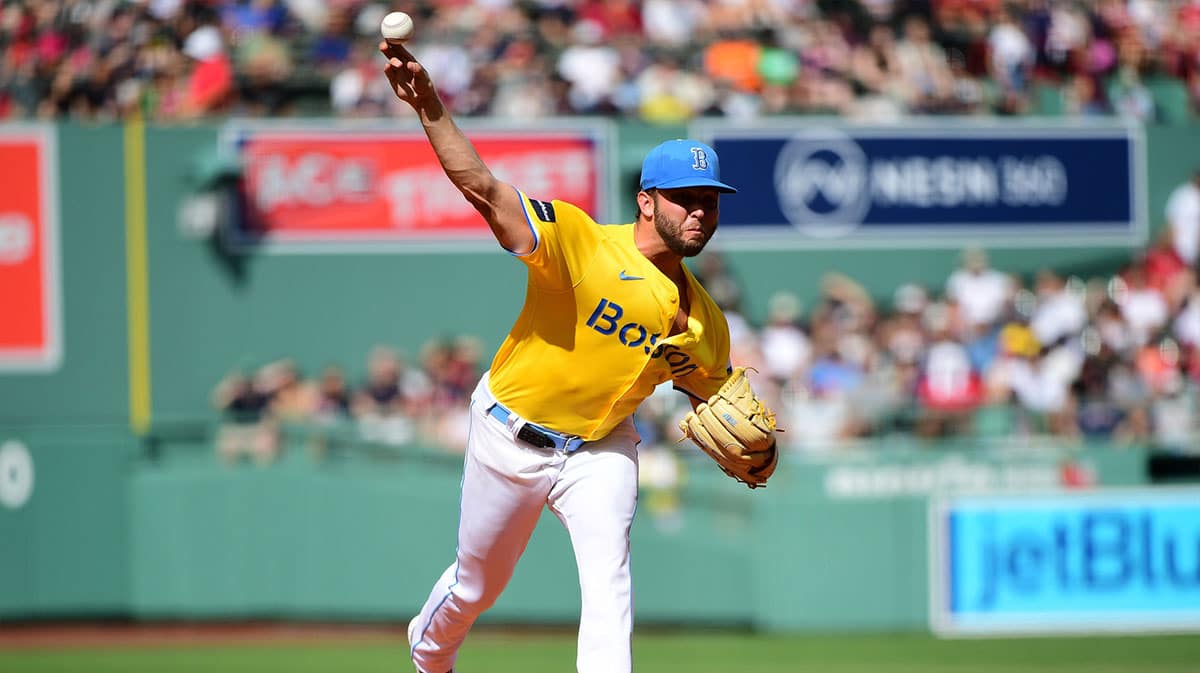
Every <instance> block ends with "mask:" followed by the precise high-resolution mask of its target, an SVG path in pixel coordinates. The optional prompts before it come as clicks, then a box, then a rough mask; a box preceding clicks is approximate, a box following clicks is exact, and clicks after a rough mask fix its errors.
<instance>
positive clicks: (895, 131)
mask: <svg viewBox="0 0 1200 673" xmlns="http://www.w3.org/2000/svg"><path fill="white" fill-rule="evenodd" d="M694 133H695V134H696V135H698V136H700V137H701V138H704V139H707V140H709V141H710V142H711V144H712V145H713V147H714V148H715V149H716V150H717V154H718V155H719V156H720V158H721V174H722V176H724V178H725V179H726V181H728V182H730V183H732V184H733V185H734V186H735V187H737V188H738V190H739V191H738V194H736V195H734V196H731V197H729V198H727V199H723V200H722V202H721V228H722V236H726V237H729V238H731V239H733V240H734V241H735V242H736V241H741V242H743V243H745V242H753V241H758V242H759V243H761V244H770V245H771V246H772V247H776V246H777V245H778V244H780V243H791V244H794V245H796V246H800V247H803V246H805V245H820V244H822V243H823V244H825V245H829V244H834V243H850V242H852V243H854V244H855V245H859V244H870V243H875V244H878V245H885V246H888V247H893V246H897V245H898V246H909V247H911V246H921V247H928V246H929V245H931V243H932V244H937V243H942V244H945V245H951V246H955V247H959V246H961V245H963V244H964V243H965V242H967V241H974V242H977V243H983V242H986V243H991V244H1008V245H1012V246H1021V245H1043V246H1050V247H1054V246H1058V245H1062V246H1068V245H1077V244H1080V243H1085V244H1087V245H1105V244H1108V245H1130V244H1136V243H1140V242H1142V241H1144V240H1145V236H1146V223H1145V221H1144V220H1145V216H1144V213H1145V203H1144V199H1145V188H1144V179H1145V169H1144V166H1143V165H1142V164H1143V160H1144V159H1143V153H1144V152H1143V149H1142V145H1143V143H1142V139H1141V131H1140V129H1139V128H1137V127H1136V126H1125V125H1083V126H1033V125H1028V124H1019V125H1018V124H1014V125H1002V124H994V123H989V124H975V123H969V122H940V123H937V124H933V123H929V122H911V123H907V124H905V125H903V126H888V127H869V126H841V125H834V124H815V125H814V124H810V123H806V124H804V125H803V126H801V125H799V124H798V123H797V122H794V121H793V122H789V123H787V124H783V123H779V124H773V125H768V126H766V127H756V128H753V129H730V128H728V127H725V126H713V125H704V124H698V125H697V126H696V128H695V129H694Z"/></svg>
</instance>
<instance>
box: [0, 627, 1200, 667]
mask: <svg viewBox="0 0 1200 673" xmlns="http://www.w3.org/2000/svg"><path fill="white" fill-rule="evenodd" d="M574 659H575V642H574V639H573V637H571V636H570V635H566V634H563V635H557V634H550V635H536V634H531V635H525V634H516V635H514V634H511V633H480V634H475V635H472V637H471V639H470V640H468V642H467V646H466V647H465V648H464V650H463V652H462V655H461V657H460V659H459V665H458V670H459V671H460V672H461V673H572V672H573V671H575V666H574ZM634 668H635V670H637V671H638V672H639V673H742V672H746V673H802V672H812V673H1197V672H1200V636H1160V637H1137V638H1069V639H1068V638H1033V639H1019V640H1017V639H1013V640H1007V639H1006V640H954V641H941V640H936V639H933V638H930V637H927V636H899V635H898V636H819V637H817V636H804V637H774V636H741V635H737V634H731V633H728V632H714V633H690V634H638V635H637V636H636V637H635V640H634ZM412 670H413V669H412V667H411V664H409V663H408V661H407V658H406V652H405V650H404V647H403V645H401V644H400V643H398V642H396V643H393V642H389V641H379V640H372V641H360V642H340V643H339V642H328V641H321V642H291V643H271V644H239V645H209V646H204V647H198V646H194V645H188V646H170V647H163V646H150V647H137V648H133V647H127V646H119V647H98V648H97V647H72V648H69V649H63V650H50V649H17V650H8V651H2V650H0V671H3V672H4V673H51V672H53V673H192V672H195V673H201V672H204V673H212V672H219V673H318V672H319V673H385V672H386V673H411V671H412Z"/></svg>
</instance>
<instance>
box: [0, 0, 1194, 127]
mask: <svg viewBox="0 0 1200 673" xmlns="http://www.w3.org/2000/svg"><path fill="white" fill-rule="evenodd" d="M392 4H393V3H387V4H384V3H377V2H369V1H364V0H333V1H330V2H325V1H324V0H141V1H138V2H128V1H120V0H41V1H39V2H27V1H24V0H17V1H13V0H5V1H4V2H3V11H2V14H0V119H3V118H14V117H15V118H27V117H38V118H61V117H76V118H80V119H99V120H104V119H117V118H123V117H127V116H129V115H131V114H135V113H136V114H140V115H143V116H144V117H147V118H151V119H155V120H162V121H179V120H188V119H195V118H200V117H207V116H220V115H227V114H236V115H241V116H257V115H271V116H276V115H289V114H331V113H335V114H339V115H347V116H379V115H386V114H400V113H401V110H400V107H399V106H397V105H396V101H395V100H394V97H393V96H392V95H391V93H390V92H389V91H387V86H386V82H385V81H384V79H383V77H382V76H381V75H380V70H381V69H380V63H379V56H378V54H377V53H376V52H375V45H376V43H377V40H378V35H379V32H378V31H379V21H380V19H381V17H382V16H383V14H384V13H386V12H387V11H389V10H391V9H393V8H396V9H405V10H407V11H409V12H410V13H411V14H413V15H414V17H415V18H416V23H417V35H416V38H415V39H414V43H413V44H414V50H415V51H416V53H417V54H418V56H419V58H420V59H421V60H422V61H423V62H424V63H425V64H426V65H427V67H428V68H429V69H430V71H431V72H432V73H433V75H434V76H435V78H436V80H437V82H438V86H439V90H440V91H441V93H442V94H443V96H444V97H445V98H446V99H447V101H448V102H449V103H450V104H451V105H452V106H453V109H454V111H455V113H456V114H458V115H488V116H492V117H498V118H510V119H512V118H529V117H539V116H548V115H570V114H593V115H594V114H603V115H621V116H625V117H631V118H640V119H644V120H648V121H652V122H655V121H656V122H679V121H683V120H687V119H689V118H692V117H695V116H700V115H717V116H728V117H734V118H743V119H744V118H753V117H756V116H761V115H773V114H796V113H834V114H840V115H843V116H846V117H849V118H856V119H868V120H882V119H889V118H894V117H896V116H899V115H905V114H1001V115H1006V114H1022V113H1026V112H1030V111H1033V112H1041V113H1047V112H1050V113H1063V114H1077V115H1092V114H1100V115H1107V114H1121V115H1127V116H1131V117H1134V118H1138V119H1142V120H1163V119H1166V120H1174V119H1178V118H1179V116H1180V115H1181V114H1183V115H1187V114H1191V113H1194V112H1195V111H1196V110H1197V109H1198V102H1200V0H1098V1H1096V2H1082V1H1077V0H1011V1H1007V2H1005V1H1003V0H857V1H856V0H707V1H706V0H645V1H644V2H633V1H631V0H525V1H517V0H476V1H473V2H467V1H464V0H439V1H437V2H433V1H430V0H410V1H406V2H403V3H394V4H395V7H393V6H390V5H392Z"/></svg>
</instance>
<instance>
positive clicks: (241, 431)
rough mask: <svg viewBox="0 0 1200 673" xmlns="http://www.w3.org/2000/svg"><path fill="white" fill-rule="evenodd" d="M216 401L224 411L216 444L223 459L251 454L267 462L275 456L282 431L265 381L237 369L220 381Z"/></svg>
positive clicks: (213, 397)
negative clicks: (273, 410) (270, 407)
mask: <svg viewBox="0 0 1200 673" xmlns="http://www.w3.org/2000/svg"><path fill="white" fill-rule="evenodd" d="M212 403H213V406H214V407H215V408H216V409H217V410H218V411H220V412H221V424H220V426H219V427H218V429H217V440H216V443H217V456H218V457H219V458H220V459H221V460H222V461H223V462H225V463H233V462H235V461H237V460H238V459H239V458H241V457H242V456H249V457H250V458H251V459H252V460H253V461H254V462H255V463H257V464H259V465H265V464H267V463H270V462H271V461H272V460H274V459H275V456H276V455H277V454H278V452H279V443H280V442H279V432H278V427H277V426H276V425H275V423H274V420H273V419H272V418H271V417H270V414H269V406H270V397H269V395H268V394H267V393H266V392H264V391H263V389H262V381H261V380H258V381H256V380H255V379H252V378H251V377H249V376H247V375H246V374H245V373H243V372H240V371H239V372H234V373H232V374H230V375H229V376H227V377H225V378H224V379H222V380H221V382H220V383H218V384H217V387H216V389H215V390H214V391H213V395H212Z"/></svg>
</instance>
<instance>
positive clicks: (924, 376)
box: [917, 304, 983, 437]
mask: <svg viewBox="0 0 1200 673" xmlns="http://www.w3.org/2000/svg"><path fill="white" fill-rule="evenodd" d="M925 316H926V317H925V322H926V327H927V329H928V331H929V334H930V335H931V344H930V346H929V349H928V351H927V352H926V353H925V358H924V362H922V363H921V374H920V379H919V381H918V384H917V396H918V399H919V400H920V402H921V407H922V414H921V418H920V420H919V421H918V426H917V432H918V433H919V434H921V435H923V436H925V437H940V436H945V435H951V434H960V433H962V432H963V431H964V430H965V428H966V427H967V423H969V421H970V412H971V411H972V410H973V409H974V408H975V407H976V406H977V405H978V404H979V403H980V402H981V401H982V399H983V384H982V381H981V379H980V377H979V374H978V373H977V372H976V371H975V370H974V368H973V367H972V366H971V359H970V357H969V356H968V354H967V349H966V348H964V347H963V345H962V343H960V342H959V341H958V340H957V339H956V338H955V337H954V330H953V325H952V323H951V318H950V315H949V309H948V308H947V307H946V306H945V305H944V304H934V305H932V306H930V307H929V308H927V309H926V313H925Z"/></svg>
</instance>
